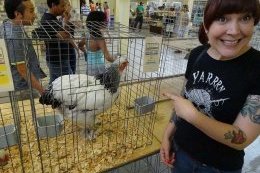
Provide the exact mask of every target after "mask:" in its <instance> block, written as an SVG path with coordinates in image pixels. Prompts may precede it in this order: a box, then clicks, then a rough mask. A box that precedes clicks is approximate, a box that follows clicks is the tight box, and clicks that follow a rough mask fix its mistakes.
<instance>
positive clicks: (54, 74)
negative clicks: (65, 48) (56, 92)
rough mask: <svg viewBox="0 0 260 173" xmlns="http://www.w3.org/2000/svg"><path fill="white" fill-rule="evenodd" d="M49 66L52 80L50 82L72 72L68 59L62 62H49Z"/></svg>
mask: <svg viewBox="0 0 260 173" xmlns="http://www.w3.org/2000/svg"><path fill="white" fill-rule="evenodd" d="M47 65H48V67H49V72H50V80H49V84H50V83H52V82H53V81H54V80H55V79H56V78H58V77H60V76H63V75H67V74H72V70H71V68H70V64H69V61H68V60H66V61H65V60H64V61H62V62H60V63H50V62H48V63H47Z"/></svg>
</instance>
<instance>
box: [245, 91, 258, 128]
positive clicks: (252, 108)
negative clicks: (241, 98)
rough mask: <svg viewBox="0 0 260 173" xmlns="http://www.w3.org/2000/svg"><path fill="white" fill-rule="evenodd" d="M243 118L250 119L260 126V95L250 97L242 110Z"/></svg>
mask: <svg viewBox="0 0 260 173" xmlns="http://www.w3.org/2000/svg"><path fill="white" fill-rule="evenodd" d="M241 114H242V116H243V117H247V116H248V117H249V118H250V120H251V121H252V122H254V123H257V124H260V95H249V96H248V97H247V100H246V103H245V105H244V107H243V109H242V110H241Z"/></svg>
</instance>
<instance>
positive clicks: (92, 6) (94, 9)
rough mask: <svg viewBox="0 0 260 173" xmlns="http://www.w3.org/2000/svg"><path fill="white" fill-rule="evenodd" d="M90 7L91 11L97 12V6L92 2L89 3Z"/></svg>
mask: <svg viewBox="0 0 260 173" xmlns="http://www.w3.org/2000/svg"><path fill="white" fill-rule="evenodd" d="M89 7H90V11H96V5H95V3H94V2H93V1H92V0H90V1H89Z"/></svg>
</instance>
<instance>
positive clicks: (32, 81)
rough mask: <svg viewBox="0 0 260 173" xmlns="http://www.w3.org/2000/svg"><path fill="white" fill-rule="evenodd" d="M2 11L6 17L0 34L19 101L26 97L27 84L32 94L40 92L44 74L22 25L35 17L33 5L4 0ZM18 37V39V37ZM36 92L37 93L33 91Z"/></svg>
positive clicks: (19, 1)
mask: <svg viewBox="0 0 260 173" xmlns="http://www.w3.org/2000/svg"><path fill="white" fill-rule="evenodd" d="M4 8H5V12H6V14H7V17H8V18H9V20H7V21H4V23H3V31H4V32H3V34H4V38H5V42H6V47H7V52H8V57H9V61H10V66H11V72H12V77H13V83H14V88H15V95H17V96H19V98H18V99H19V100H24V99H29V98H30V92H31V91H29V90H28V89H29V88H30V86H31V87H32V88H33V89H34V90H33V97H37V96H38V95H39V94H41V95H42V94H43V93H44V88H43V87H42V85H41V83H40V79H42V78H44V77H46V75H45V73H44V72H43V71H42V69H41V68H40V63H39V60H38V57H37V55H36V52H35V50H34V48H33V44H32V40H31V39H30V38H29V37H28V35H27V33H26V32H25V29H24V26H31V25H33V23H34V20H35V19H36V14H35V7H34V5H33V2H32V1H31V0H27V1H25V0H5V2H4ZM18 38H19V39H18ZM35 90H36V91H38V93H39V94H38V93H37V92H35Z"/></svg>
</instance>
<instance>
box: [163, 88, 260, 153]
mask: <svg viewBox="0 0 260 173" xmlns="http://www.w3.org/2000/svg"><path fill="white" fill-rule="evenodd" d="M166 95H167V96H168V97H169V98H171V99H172V100H173V105H174V108H175V111H176V113H177V115H178V116H179V117H181V118H183V119H185V120H186V121H187V122H189V123H190V124H192V125H194V126H195V127H197V128H198V129H200V130H201V131H202V132H203V133H205V134H206V135H208V136H209V137H211V138H212V139H214V140H216V141H218V142H220V143H222V144H225V145H227V146H229V147H231V148H234V149H237V150H243V149H244V148H245V147H247V146H248V145H249V144H251V143H252V142H253V141H254V140H255V139H256V138H257V136H258V135H259V133H260V122H259V119H260V96H259V95H250V96H248V98H247V100H246V102H245V104H244V107H243V109H242V110H241V112H240V113H239V114H238V116H237V119H236V120H235V122H234V123H233V124H226V123H222V122H220V121H217V120H215V119H212V118H210V117H208V116H206V115H205V114H203V113H201V112H199V111H198V110H197V109H196V108H195V107H194V106H193V104H192V103H191V102H190V101H189V100H187V99H184V98H182V97H180V96H176V95H173V94H169V93H166Z"/></svg>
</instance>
